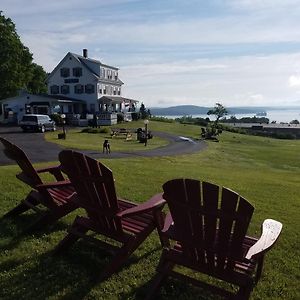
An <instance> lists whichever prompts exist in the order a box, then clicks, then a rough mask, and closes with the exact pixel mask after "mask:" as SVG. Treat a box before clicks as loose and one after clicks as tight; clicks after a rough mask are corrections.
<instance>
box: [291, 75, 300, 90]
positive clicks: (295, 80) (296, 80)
mask: <svg viewBox="0 0 300 300" xmlns="http://www.w3.org/2000/svg"><path fill="white" fill-rule="evenodd" d="M289 86H290V87H300V75H292V76H290V77H289Z"/></svg>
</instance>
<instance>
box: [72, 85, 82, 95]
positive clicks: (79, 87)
mask: <svg viewBox="0 0 300 300" xmlns="http://www.w3.org/2000/svg"><path fill="white" fill-rule="evenodd" d="M74 93H75V94H82V93H83V85H82V84H76V85H75V86H74Z"/></svg>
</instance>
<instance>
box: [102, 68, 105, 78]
mask: <svg viewBox="0 0 300 300" xmlns="http://www.w3.org/2000/svg"><path fill="white" fill-rule="evenodd" d="M101 74H102V75H101V76H102V77H103V78H105V69H104V68H102V69H101Z"/></svg>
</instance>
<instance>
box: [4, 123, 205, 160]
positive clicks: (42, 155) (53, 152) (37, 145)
mask: <svg viewBox="0 0 300 300" xmlns="http://www.w3.org/2000/svg"><path fill="white" fill-rule="evenodd" d="M153 134H154V136H159V137H162V138H165V139H167V140H168V141H169V144H168V145H167V146H164V147H160V148H156V149H153V150H146V149H147V147H145V150H143V151H135V152H112V153H111V154H103V153H102V152H100V151H99V152H98V151H92V150H87V151H81V152H84V153H85V154H87V155H89V156H91V157H94V158H102V157H105V158H123V157H134V156H146V157H150V156H169V155H180V154H189V153H194V152H198V151H200V150H202V149H204V148H205V147H206V143H205V142H204V141H193V140H190V139H187V138H184V137H179V136H175V135H171V134H168V133H163V132H153ZM0 135H1V136H2V137H4V138H7V139H8V140H9V141H11V142H13V143H14V144H16V145H18V146H19V147H20V148H22V149H23V150H24V152H25V153H26V154H27V156H28V157H29V159H30V160H31V161H32V162H49V161H57V160H58V153H59V152H60V151H61V150H62V149H63V148H61V147H60V146H58V145H56V144H54V143H49V142H47V141H46V140H45V139H44V134H42V133H32V132H30V133H24V132H22V130H21V129H20V128H18V127H0ZM150 142H151V141H150ZM2 149H3V146H2V144H1V143H0V150H1V151H0V165H8V164H12V163H14V162H13V161H11V160H9V159H8V158H7V157H6V156H5V155H4V153H3V151H2Z"/></svg>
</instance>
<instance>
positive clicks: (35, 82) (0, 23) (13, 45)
mask: <svg viewBox="0 0 300 300" xmlns="http://www.w3.org/2000/svg"><path fill="white" fill-rule="evenodd" d="M0 78H1V80H0V99H5V98H8V97H12V96H15V95H16V94H17V91H18V90H19V89H22V88H25V89H28V90H29V91H30V92H44V91H46V86H45V78H46V73H45V71H44V70H43V68H42V67H41V66H38V65H37V64H34V63H33V62H32V54H31V53H30V51H29V49H28V48H27V47H25V46H24V45H23V44H22V42H21V40H20V37H19V35H18V34H17V31H16V27H15V24H14V23H13V21H12V20H11V19H10V18H6V17H5V16H4V15H3V14H2V11H0Z"/></svg>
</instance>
